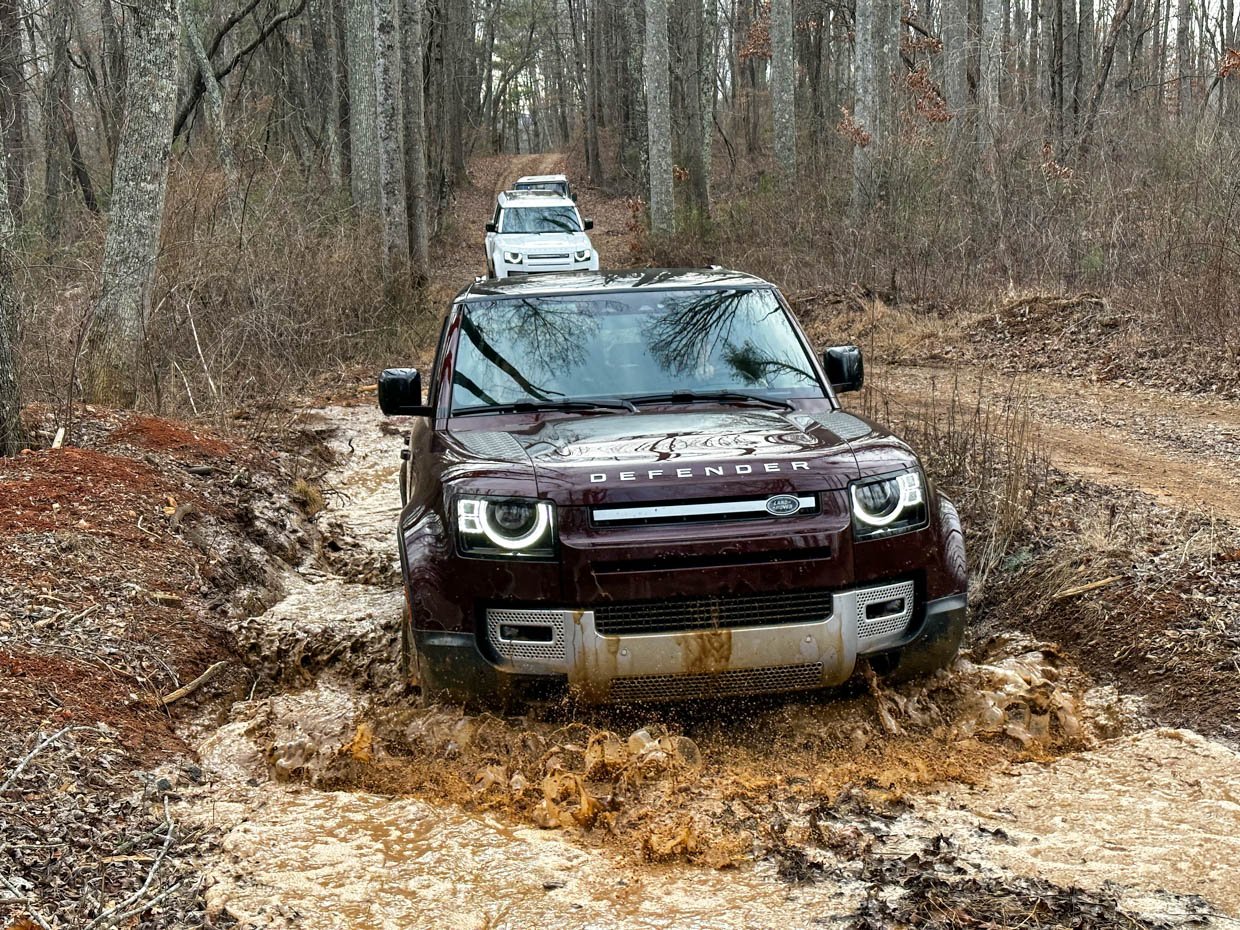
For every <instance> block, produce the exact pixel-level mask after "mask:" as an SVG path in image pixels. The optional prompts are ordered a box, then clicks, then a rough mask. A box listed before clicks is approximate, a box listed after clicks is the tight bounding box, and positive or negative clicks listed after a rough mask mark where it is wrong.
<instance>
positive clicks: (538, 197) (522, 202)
mask: <svg viewBox="0 0 1240 930" xmlns="http://www.w3.org/2000/svg"><path fill="white" fill-rule="evenodd" d="M499 205H500V207H574V208H575V207H576V206H577V205H576V204H575V203H573V201H572V200H571V199H570V198H568V197H565V196H564V195H563V194H557V193H556V192H555V191H548V190H536V191H504V192H503V193H502V194H500V195H499Z"/></svg>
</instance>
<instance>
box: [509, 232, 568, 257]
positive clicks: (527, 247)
mask: <svg viewBox="0 0 1240 930" xmlns="http://www.w3.org/2000/svg"><path fill="white" fill-rule="evenodd" d="M495 241H496V244H497V245H498V246H499V247H500V248H501V249H504V250H506V251H508V252H534V253H539V252H569V251H575V250H577V249H588V248H590V237H589V236H587V235H586V234H585V233H583V232H576V233H500V234H499V235H498V236H496V237H495Z"/></svg>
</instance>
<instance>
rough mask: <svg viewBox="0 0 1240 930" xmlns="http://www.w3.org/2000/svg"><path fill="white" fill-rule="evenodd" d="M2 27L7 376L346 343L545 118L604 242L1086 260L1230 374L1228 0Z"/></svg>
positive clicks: (940, 263)
mask: <svg viewBox="0 0 1240 930" xmlns="http://www.w3.org/2000/svg"><path fill="white" fill-rule="evenodd" d="M0 28H2V29H3V32H2V33H0V86H2V87H3V90H4V94H3V98H2V99H0V123H2V124H3V131H4V153H5V158H6V162H7V170H6V181H7V198H6V199H7V204H8V207H7V209H6V210H5V211H4V220H3V224H2V226H3V229H4V230H6V232H5V240H4V241H5V246H4V262H5V267H6V271H5V274H4V293H5V306H6V308H10V309H7V310H6V319H7V320H9V326H8V333H9V335H10V337H14V334H16V335H15V337H14V338H13V341H14V349H13V350H12V351H13V353H14V354H15V355H16V359H17V362H18V367H19V371H20V377H19V378H18V380H19V381H20V383H21V385H22V387H23V388H24V390H25V396H26V397H27V399H29V400H39V401H42V402H49V403H52V402H59V403H62V404H64V403H70V402H72V401H73V400H76V399H86V400H110V401H121V402H124V403H132V402H134V401H135V400H137V399H139V398H141V400H142V402H143V404H145V405H148V406H154V407H156V408H158V409H162V410H169V411H171V410H176V411H183V410H197V411H199V412H202V411H204V410H210V409H213V408H217V407H219V406H222V405H227V404H230V403H233V402H235V401H237V400H239V399H244V398H247V397H253V396H256V395H262V394H264V393H265V392H266V391H268V390H269V389H270V388H272V387H273V386H278V385H283V384H290V383H296V381H297V380H298V379H299V378H300V377H302V376H304V375H305V374H306V373H307V371H308V370H309V369H312V368H322V367H323V366H324V365H325V364H327V365H331V364H340V363H347V362H349V361H351V360H354V359H366V358H367V352H368V349H369V348H370V347H372V346H373V345H374V344H376V343H379V344H384V343H385V342H386V340H387V338H388V336H389V332H388V331H387V330H386V328H387V327H389V326H391V325H393V323H394V322H395V321H397V320H398V319H399V320H400V321H401V324H402V325H401V331H402V332H410V331H413V330H411V329H410V328H409V327H408V326H407V325H405V324H407V323H408V322H409V321H410V320H416V319H417V318H418V317H419V316H420V315H421V314H422V313H423V312H424V309H425V308H426V306H427V300H426V294H427V291H426V284H427V281H428V280H429V278H430V271H431V268H432V266H431V264H430V254H431V244H433V243H434V242H436V240H438V239H440V238H441V237H442V235H443V234H444V232H445V230H449V231H450V230H452V228H453V226H454V224H458V223H460V222H461V218H460V217H459V216H458V215H457V213H456V211H455V209H454V206H455V204H456V203H457V199H458V196H459V194H460V192H461V191H462V190H463V189H464V188H467V187H469V186H471V185H483V186H493V182H494V180H495V179H493V178H489V177H483V176H479V174H478V172H477V171H476V170H475V171H474V172H473V173H472V174H471V167H470V166H471V163H472V162H473V161H474V160H475V159H476V158H478V157H479V156H482V155H487V154H503V153H514V154H515V153H536V152H544V151H563V152H566V153H569V155H570V165H571V166H572V168H573V170H574V172H575V174H576V175H577V176H579V179H580V181H582V182H586V183H588V184H589V185H590V186H591V188H592V189H594V190H597V191H599V192H601V193H604V194H605V195H606V196H609V197H624V198H631V203H632V217H631V222H632V223H633V225H634V226H635V227H636V228H637V229H638V230H639V231H640V233H641V235H640V236H639V237H638V240H639V241H638V242H637V243H636V244H635V245H634V246H633V254H624V253H623V252H620V253H616V254H611V255H609V256H607V258H608V259H609V260H610V261H611V262H612V263H613V264H616V265H617V266H619V265H627V264H629V263H631V262H632V261H634V260H641V261H646V262H652V263H665V264H693V263H702V262H705V261H712V260H713V261H721V262H724V263H736V264H745V265H746V267H748V268H750V269H751V270H755V271H758V272H759V273H767V274H770V275H772V276H773V277H774V279H776V280H778V281H779V282H780V283H781V284H783V285H785V286H787V287H804V288H809V287H820V288H821V287H827V288H835V289H838V290H844V289H847V288H848V287H859V288H861V289H863V291H864V292H866V293H871V294H885V295H888V296H891V297H898V298H899V299H900V300H901V301H903V302H905V303H909V304H913V305H923V306H926V305H938V304H949V305H974V306H978V305H985V304H987V303H988V302H990V301H993V300H994V299H996V295H999V294H1002V293H1008V292H1022V291H1026V290H1034V291H1038V292H1042V291H1045V292H1049V293H1056V294H1058V293H1066V294H1079V293H1083V292H1091V293H1098V294H1102V295H1105V296H1107V297H1108V298H1109V299H1111V300H1113V301H1114V302H1115V304H1116V306H1117V307H1118V308H1119V310H1120V312H1121V314H1122V315H1124V316H1126V317H1127V316H1131V317H1133V318H1136V319H1138V320H1139V321H1140V323H1141V324H1142V325H1143V327H1146V328H1148V330H1149V331H1150V332H1152V333H1155V334H1156V336H1157V338H1156V339H1150V340H1149V341H1148V343H1146V344H1144V345H1143V347H1142V348H1143V349H1144V350H1145V351H1149V352H1157V353H1160V354H1172V355H1174V354H1178V353H1194V352H1198V351H1205V352H1207V353H1209V354H1210V357H1211V363H1212V364H1215V365H1218V366H1221V367H1222V368H1223V370H1224V372H1225V373H1226V374H1228V375H1230V376H1231V377H1232V378H1234V376H1235V369H1236V361H1235V355H1234V345H1235V340H1234V338H1232V336H1233V333H1234V330H1235V327H1236V322H1237V319H1236V310H1235V307H1236V306H1237V294H1236V290H1235V288H1236V284H1235V282H1236V280H1237V276H1236V274H1235V271H1236V248H1235V230H1234V227H1235V223H1234V219H1233V217H1234V214H1235V203H1236V190H1237V188H1236V184H1235V180H1234V178H1235V174H1236V170H1235V169H1236V159H1237V155H1236V142H1235V132H1234V126H1235V124H1236V121H1237V120H1238V119H1240V100H1238V99H1237V94H1238V92H1237V90H1236V87H1237V84H1236V76H1235V72H1236V70H1237V69H1238V68H1240V57H1237V52H1236V50H1235V49H1234V47H1233V46H1234V45H1235V41H1234V34H1235V11H1234V10H1233V9H1232V5H1231V3H1230V0H1218V2H1214V3H1204V4H1203V3H1200V2H1193V3H1189V2H1187V0H1175V2H1172V0H1133V2H1132V3H1128V2H1125V0H1119V2H1117V3H1116V4H1107V3H1095V2H1093V0H1076V2H1065V0H1049V2H1048V0H1031V2H1019V3H1018V2H1014V0H1013V2H1006V0H1005V2H1002V3H1000V2H988V0H987V2H972V3H970V2H956V0H951V2H941V3H935V4H932V5H900V4H897V3H868V2H858V3H857V4H855V5H854V4H836V3H830V2H810V0H806V2H795V3H794V2H790V0H789V2H769V3H768V2H758V3H748V2H744V3H738V2H734V0H729V2H726V3H716V2H714V0H709V2H705V3H699V2H696V0H694V2H678V0H670V2H667V3H662V2H656V3H652V4H649V5H647V4H644V3H640V2H623V3H619V2H617V3H601V2H599V3H591V2H589V0H478V2H469V0H442V2H425V0H406V2H403V3H393V4H384V3H370V2H351V0H350V2H339V3H336V2H330V0H306V2H301V3H289V4H281V3H278V2H272V0H259V2H248V0H247V2H244V3H240V4H238V5H237V6H236V7H235V8H234V7H231V6H227V5H218V4H206V5H204V4H199V5H194V4H186V5H184V6H179V5H169V4H162V5H161V4H148V3H145V2H142V3H137V4H133V5H117V4H115V3H112V2H100V3H98V4H94V3H82V2H76V0H49V2H47V3H42V4H34V3H24V2H23V0H5V2H4V4H3V6H2V7H0ZM755 234H756V235H755ZM647 235H649V238H647ZM754 242H761V243H762V244H763V248H761V249H760V250H756V249H754V248H753V243H754ZM1228 343H1230V351H1220V346H1223V347H1225V348H1226V347H1227V344H1228ZM8 370H9V367H8V366H6V367H5V371H6V372H7V371H8ZM6 378H8V375H7V374H6ZM6 383H11V379H9V380H8V381H6ZM7 394H11V390H8V391H6V395H7ZM10 409H11V405H10ZM5 422H6V423H12V422H13V417H12V416H11V414H10V415H9V416H7V417H6V420H5Z"/></svg>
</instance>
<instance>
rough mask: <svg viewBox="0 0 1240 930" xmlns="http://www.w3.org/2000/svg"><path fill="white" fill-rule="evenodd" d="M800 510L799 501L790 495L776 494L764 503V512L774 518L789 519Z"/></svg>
mask: <svg viewBox="0 0 1240 930" xmlns="http://www.w3.org/2000/svg"><path fill="white" fill-rule="evenodd" d="M800 509H801V499H800V498H799V497H795V496H793V495H791V494H777V495H775V496H774V497H769V498H767V501H766V512H767V513H769V514H772V515H773V516H776V517H790V516H792V515H793V514H794V513H796V512H797V511H798V510H800Z"/></svg>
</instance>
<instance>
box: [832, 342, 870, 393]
mask: <svg viewBox="0 0 1240 930" xmlns="http://www.w3.org/2000/svg"><path fill="white" fill-rule="evenodd" d="M822 362H823V365H825V366H826V369H827V380H828V381H830V382H831V387H833V388H835V392H836V393H837V394H844V393H847V392H848V391H859V390H861V386H862V385H863V384H864V383H865V360H864V359H863V358H862V357H861V350H860V349H858V348H857V347H856V346H832V347H831V348H829V349H827V351H825V352H823V353H822Z"/></svg>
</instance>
